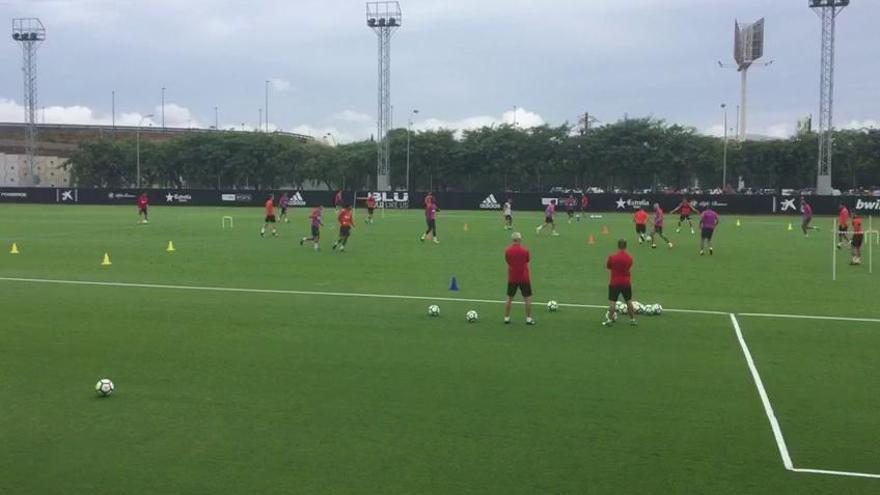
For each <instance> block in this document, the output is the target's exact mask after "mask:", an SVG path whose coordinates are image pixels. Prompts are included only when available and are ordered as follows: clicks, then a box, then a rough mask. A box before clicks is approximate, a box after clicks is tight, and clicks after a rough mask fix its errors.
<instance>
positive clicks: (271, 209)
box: [266, 199, 275, 217]
mask: <svg viewBox="0 0 880 495" xmlns="http://www.w3.org/2000/svg"><path fill="white" fill-rule="evenodd" d="M274 214H275V203H274V202H273V201H272V200H271V199H268V200H266V216H267V217H271V216H272V215H274Z"/></svg>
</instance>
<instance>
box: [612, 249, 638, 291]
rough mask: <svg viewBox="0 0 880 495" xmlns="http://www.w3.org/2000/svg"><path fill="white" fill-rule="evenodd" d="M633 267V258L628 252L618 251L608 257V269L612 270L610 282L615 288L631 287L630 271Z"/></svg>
mask: <svg viewBox="0 0 880 495" xmlns="http://www.w3.org/2000/svg"><path fill="white" fill-rule="evenodd" d="M632 265H633V257H632V256H630V255H629V253H627V252H626V251H623V250H621V251H618V252H616V253H615V254H612V255H611V256H609V257H608V262H607V263H605V266H606V268H608V269H609V270H611V280H610V281H609V282H608V284H609V285H611V286H613V287H629V286H630V285H631V284H632V277H631V276H630V273H629V270H630V268H632Z"/></svg>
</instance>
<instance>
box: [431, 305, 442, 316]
mask: <svg viewBox="0 0 880 495" xmlns="http://www.w3.org/2000/svg"><path fill="white" fill-rule="evenodd" d="M428 316H440V306H437V305H436V304H432V305H430V306H428Z"/></svg>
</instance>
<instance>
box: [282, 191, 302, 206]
mask: <svg viewBox="0 0 880 495" xmlns="http://www.w3.org/2000/svg"><path fill="white" fill-rule="evenodd" d="M287 204H289V205H293V206H305V205H306V200H304V199H303V195H302V193H301V192H299V191H297V192H295V193H293V195H292V196H291V197H290V199H289V200H288V202H287Z"/></svg>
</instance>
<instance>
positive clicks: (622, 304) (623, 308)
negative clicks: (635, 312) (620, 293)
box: [617, 301, 629, 313]
mask: <svg viewBox="0 0 880 495" xmlns="http://www.w3.org/2000/svg"><path fill="white" fill-rule="evenodd" d="M617 311H618V312H620V313H623V312H625V311H629V308H627V307H626V303H625V302H622V301H617Z"/></svg>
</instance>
